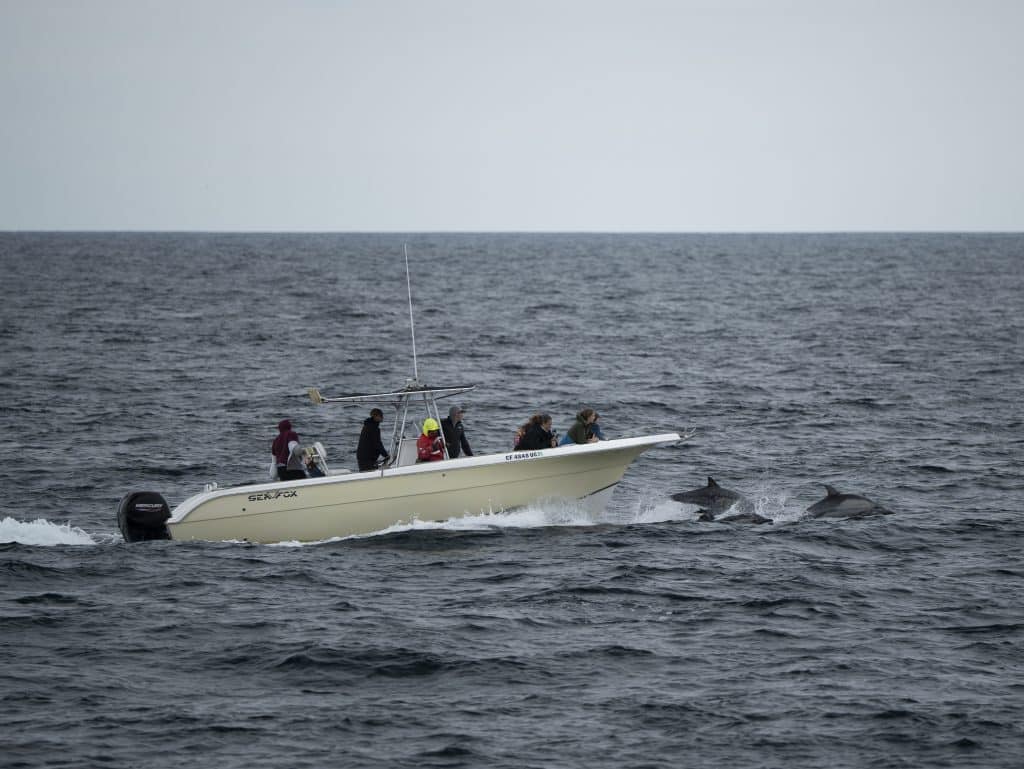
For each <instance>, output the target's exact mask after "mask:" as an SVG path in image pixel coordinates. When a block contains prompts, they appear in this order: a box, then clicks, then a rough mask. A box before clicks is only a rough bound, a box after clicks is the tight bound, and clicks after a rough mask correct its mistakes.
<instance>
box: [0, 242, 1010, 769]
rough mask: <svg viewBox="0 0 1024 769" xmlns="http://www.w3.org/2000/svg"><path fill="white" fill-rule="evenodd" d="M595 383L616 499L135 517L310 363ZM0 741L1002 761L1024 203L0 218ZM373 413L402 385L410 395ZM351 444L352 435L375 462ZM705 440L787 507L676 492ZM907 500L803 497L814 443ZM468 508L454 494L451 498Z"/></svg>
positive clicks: (706, 458) (325, 379) (377, 372)
mask: <svg viewBox="0 0 1024 769" xmlns="http://www.w3.org/2000/svg"><path fill="white" fill-rule="evenodd" d="M403 243H408V244H409V248H410V257H411V262H412V269H413V278H414V287H413V293H414V301H415V303H416V333H417V345H418V349H419V352H420V359H419V366H420V375H421V378H422V379H424V380H426V381H429V382H432V383H451V382H457V383H461V382H464V381H467V380H468V381H471V382H475V383H476V384H478V385H479V389H478V390H477V391H476V392H474V393H472V394H471V396H469V397H467V398H466V400H465V405H466V406H467V430H468V435H469V438H470V440H471V442H472V443H473V445H474V448H475V449H476V450H477V451H478V452H480V451H498V450H504V449H505V448H506V447H507V445H508V442H509V439H510V435H511V431H512V429H513V428H514V427H515V425H516V424H517V423H518V422H519V421H521V420H522V419H523V418H525V416H527V415H529V413H531V412H533V411H536V410H538V409H544V410H548V411H550V412H552V413H553V414H554V415H555V417H556V426H559V427H560V428H561V429H563V430H564V428H565V427H567V426H568V425H569V423H570V420H571V416H572V414H573V413H574V412H575V411H576V410H577V409H578V408H579V406H580V405H583V404H588V405H593V406H595V407H596V408H597V409H598V410H599V411H600V412H601V413H602V424H603V425H604V428H605V431H606V432H607V433H610V434H611V435H613V436H622V435H632V434H642V433H652V432H664V431H668V430H678V429H681V428H684V427H686V426H689V425H693V426H696V427H697V428H698V429H699V433H698V435H697V437H696V438H695V439H694V440H693V441H691V442H690V443H688V444H683V445H680V446H675V447H665V448H660V449H656V450H653V451H650V452H648V453H647V454H645V455H643V456H642V457H641V458H640V459H639V460H638V461H637V462H636V464H634V466H633V467H632V468H631V470H630V471H629V473H628V474H627V476H626V479H625V481H624V483H623V484H621V485H620V487H619V489H618V490H617V491H616V495H615V497H614V498H613V501H612V504H611V506H610V507H609V509H608V511H607V512H606V514H605V515H604V516H603V517H601V518H600V519H599V520H593V519H590V518H587V517H586V516H585V515H583V514H581V513H580V512H579V511H577V510H574V509H572V508H571V507H568V506H567V507H563V508H558V509H555V508H550V509H533V510H526V511H520V512H517V513H511V514H507V515H493V516H479V517H474V518H469V519H466V520H459V521H452V522H449V523H446V524H440V525H419V526H415V527H405V528H396V529H394V530H389V531H388V532H383V533H380V534H378V535H374V536H369V537H364V538H359V539H349V540H342V541H334V542H327V543H320V544H314V545H304V546H295V545H278V546H252V545H242V544H232V543H173V542H155V543H143V544H135V545H126V544H124V543H123V542H122V541H121V537H120V535H119V534H118V532H117V530H116V523H115V520H114V518H115V516H114V513H115V510H116V505H117V502H118V500H119V499H120V497H121V496H122V495H123V494H124V493H125V492H126V491H129V490H137V489H141V488H154V489H156V490H159V491H161V492H162V493H163V494H164V495H165V496H166V497H167V498H168V499H169V500H170V501H171V503H172V504H175V503H177V502H179V501H181V500H182V499H183V498H184V497H185V496H187V495H189V494H191V493H193V492H194V491H196V490H198V489H199V488H201V486H202V485H203V484H204V483H206V482H208V481H210V480H214V479H216V480H218V481H219V482H220V483H221V484H222V485H223V484H229V483H239V482H243V481H247V480H252V479H255V478H259V477H261V475H262V473H263V463H264V457H265V455H266V454H267V450H266V449H267V446H268V445H269V441H270V440H271V438H272V437H273V435H274V427H273V425H274V424H275V423H276V422H277V420H278V419H280V418H282V417H284V416H288V417H291V418H292V419H293V420H294V421H295V422H296V424H297V428H298V430H299V432H300V434H301V435H302V436H303V438H307V439H319V440H321V441H323V442H324V443H325V444H326V445H327V447H328V450H329V452H331V453H332V454H333V455H334V456H335V457H336V458H338V459H343V458H345V457H352V452H353V451H354V448H355V440H356V437H357V435H358V429H359V424H360V422H361V419H362V418H363V416H364V415H363V414H362V413H361V412H358V411H343V412H337V411H330V410H326V409H316V408H314V407H313V406H312V405H311V404H309V401H308V400H307V399H306V398H305V395H304V392H305V388H306V387H308V386H312V385H316V386H320V387H321V388H323V389H324V391H325V392H336V391H343V390H344V391H359V390H364V389H371V388H377V387H380V386H394V385H401V384H402V383H403V382H404V380H405V378H406V377H408V376H410V375H411V373H412V371H411V369H412V363H411V360H410V354H409V341H408V326H407V306H406V300H405V276H404V268H403V263H402V259H401V251H402V245H403ZM0 269H2V274H3V276H4V278H3V285H4V289H5V290H4V302H3V305H2V310H0V313H2V319H3V323H2V328H0V372H2V373H0V411H2V413H3V417H4V425H5V432H6V436H7V440H6V441H5V442H4V444H3V448H2V449H0V474H2V486H0V488H2V489H3V494H2V498H0V543H5V544H0V651H2V655H3V660H4V664H3V665H2V666H0V726H2V729H0V743H2V744H0V756H2V758H0V764H2V765H3V766H5V767H8V766H9V767H37V766H49V767H64V766H66V767H81V766H109V767H138V766H152V767H178V766H182V767H184V766H189V767H192V766H195V765H197V764H199V765H204V766H213V765H217V766H222V767H263V766H267V767H280V766H288V767H320V766H329V765H333V766H345V767H363V766H365V767H377V766H388V767H431V766H436V767H476V766H494V767H666V768H667V767H680V766H694V767H698V766H730V767H794V766H800V767H819V766H831V767H868V766H870V767H903V766H915V767H917V766H949V767H964V766H970V767H1016V766H1019V765H1020V761H1021V755H1022V749H1024V727H1022V723H1024V670H1022V660H1024V649H1022V642H1021V638H1022V630H1024V606H1022V600H1021V595H1022V588H1024V557H1022V555H1021V543H1022V534H1024V524H1022V522H1021V521H1022V514H1024V479H1022V474H1021V456H1022V448H1024V430H1022V419H1021V406H1020V404H1021V403H1022V400H1024V398H1022V396H1024V392H1022V389H1024V385H1022V381H1024V347H1022V335H1021V331H1022V325H1024V320H1022V318H1024V236H1020V235H998V236H996V235H991V236H990V235H791V236H786V235H776V236H756V235H742V236H741V235H736V236H722V235H707V236H695V235H684V236H671V235H650V236H607V235H602V236H598V235H561V236H550V235H458V236H453V235H408V236H399V235H387V236H385V235H379V236H378V235H319V236H309V235H237V236H230V235H199V234H194V235H172V234H151V235H147V234H114V235H111V234H91V235H74V234H67V235H55V234H31V235H28V234H26V235H21V234H0ZM386 424H387V423H386ZM350 464H351V462H350ZM708 475H713V476H715V478H716V479H717V480H718V481H719V482H720V483H722V484H723V485H725V486H728V487H729V488H734V489H738V490H741V491H743V492H745V493H746V494H747V495H748V496H750V497H752V498H754V499H755V500H756V502H757V509H758V511H759V512H761V513H762V514H764V515H766V516H768V517H771V518H773V519H774V521H775V524H774V525H772V526H757V527H755V526H741V525H728V524H720V523H714V524H702V523H697V522H695V521H694V520H693V517H694V514H693V513H694V511H693V508H689V507H684V506H682V505H679V504H677V503H675V502H672V501H671V500H670V499H669V495H670V494H671V493H673V492H675V491H681V490H684V489H688V488H693V487H696V486H699V485H702V484H703V482H704V480H705V478H706V477H707V476H708ZM823 483H830V484H832V485H834V486H837V487H838V488H840V490H842V491H850V492H858V493H862V494H866V495H867V496H869V497H871V498H872V499H875V500H876V501H878V502H879V503H881V504H884V505H885V506H886V507H888V508H890V509H892V510H893V511H895V512H894V514H893V515H892V516H888V517H883V518H875V519H866V520H854V521H808V520H802V519H801V514H802V511H803V510H804V509H805V508H806V507H807V506H808V505H810V504H811V503H813V502H815V501H817V500H818V499H820V498H821V497H822V496H823V488H822V486H821V484H823ZM453 512H455V511H453Z"/></svg>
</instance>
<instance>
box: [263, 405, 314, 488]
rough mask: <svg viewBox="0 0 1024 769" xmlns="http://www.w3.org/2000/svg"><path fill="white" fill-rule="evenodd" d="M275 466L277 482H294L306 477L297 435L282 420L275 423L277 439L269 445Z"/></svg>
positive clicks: (290, 426)
mask: <svg viewBox="0 0 1024 769" xmlns="http://www.w3.org/2000/svg"><path fill="white" fill-rule="evenodd" d="M270 450H271V451H272V452H273V454H274V463H275V464H276V465H277V479H278V480H279V481H294V480H298V479H299V478H305V477H306V471H305V470H304V469H302V447H301V446H300V445H299V434H298V433H297V432H295V431H294V430H293V429H292V423H291V422H289V421H288V420H287V419H282V420H281V421H280V422H278V423H277V437H276V438H274V442H273V443H272V444H270Z"/></svg>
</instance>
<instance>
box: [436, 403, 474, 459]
mask: <svg viewBox="0 0 1024 769" xmlns="http://www.w3.org/2000/svg"><path fill="white" fill-rule="evenodd" d="M463 413H464V412H463V410H462V406H452V407H451V408H450V409H448V416H446V417H445V418H444V419H442V420H441V431H442V432H443V433H444V442H445V444H446V445H447V446H448V457H449V458H450V459H455V458H456V457H457V456H459V453H460V451H461V453H463V454H465V455H466V456H467V457H471V456H473V449H471V448H470V447H469V441H467V440H466V430H465V428H464V427H463V425H462V415H463Z"/></svg>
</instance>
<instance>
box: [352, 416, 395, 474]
mask: <svg viewBox="0 0 1024 769" xmlns="http://www.w3.org/2000/svg"><path fill="white" fill-rule="evenodd" d="M383 421H384V412H383V411H381V410H380V409H371V410H370V418H369V419H367V420H366V421H365V422H363V430H362V432H360V433H359V446H358V447H357V448H356V461H357V462H358V463H359V472H361V473H365V472H367V471H369V470H376V469H377V459H378V458H379V457H384V461H385V462H386V461H387V460H388V459H390V455H389V454H388V452H387V449H385V448H384V442H383V441H381V438H380V423H381V422H383Z"/></svg>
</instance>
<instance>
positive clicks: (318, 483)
mask: <svg viewBox="0 0 1024 769" xmlns="http://www.w3.org/2000/svg"><path fill="white" fill-rule="evenodd" d="M471 389H473V388H472V387H467V386H457V387H428V386H425V385H421V384H420V383H419V382H418V381H410V382H409V383H407V384H406V386H405V387H404V388H402V389H401V390H397V391H394V392H385V393H376V394H372V393H371V394H355V395H345V396H339V397H334V398H330V397H324V396H323V395H321V393H320V391H319V390H318V389H312V390H310V393H309V394H310V398H311V399H312V400H313V402H314V403H317V404H321V405H326V404H349V405H352V404H368V403H374V404H378V405H389V406H391V407H393V408H394V410H395V413H396V415H397V418H396V421H395V429H394V433H393V435H392V440H391V449H392V450H391V452H390V456H391V458H392V461H390V462H387V463H384V464H382V465H381V466H380V467H379V468H377V469H375V470H372V471H367V472H350V471H348V470H345V469H341V470H338V469H333V468H332V467H331V465H330V462H329V459H328V456H327V452H326V451H325V450H324V448H323V446H322V444H319V443H316V444H314V445H313V446H311V447H308V448H307V452H308V454H309V456H310V459H311V460H312V461H313V462H314V463H315V464H316V465H317V467H318V468H319V470H320V471H321V472H323V473H324V475H323V476H321V477H316V478H304V479H300V480H294V481H274V482H268V483H258V484H247V485H243V486H234V487H228V488H219V487H217V486H216V485H215V484H211V485H209V486H208V487H207V488H206V489H204V490H203V491H201V492H200V493H198V494H195V495H193V496H191V497H189V498H188V499H186V500H184V501H183V502H181V504H179V505H178V506H177V507H176V508H174V510H173V511H171V510H170V508H169V506H168V505H167V502H166V501H165V500H164V499H163V497H162V496H161V495H160V494H158V493H157V492H152V491H142V492H135V493H130V494H127V495H125V497H124V498H123V499H122V500H121V504H120V506H119V509H118V523H119V525H120V528H121V532H122V534H123V535H124V538H125V540H126V541H129V542H132V541H138V540H150V539H173V540H213V541H225V540H227V541H245V542H255V543H274V542H290V541H298V542H317V541H322V540H328V539H333V538H337V537H350V536H354V535H361V534H370V533H373V532H378V531H383V530H385V529H388V528H390V527H393V526H396V525H403V524H413V523H415V522H417V521H422V522H428V521H445V520H449V519H451V518H456V517H461V516H466V515H479V514H481V513H505V512H509V511H512V510H516V509H521V508H524V507H529V506H540V505H544V504H548V503H551V502H555V501H559V500H569V501H572V502H573V503H575V504H577V505H578V506H579V507H580V508H582V509H583V510H585V511H587V512H588V513H591V514H595V515H597V514H600V513H601V512H602V511H603V510H604V509H605V506H606V505H607V503H608V501H609V499H610V498H611V495H612V492H613V491H614V489H615V487H616V486H617V485H618V484H619V482H620V481H621V480H622V478H623V476H624V475H625V473H626V470H627V469H628V468H629V466H630V465H631V464H632V463H633V460H635V459H636V458H637V457H638V456H640V454H642V453H643V452H644V451H646V450H648V449H650V448H653V447H655V446H662V445H666V444H673V443H676V442H678V441H681V440H684V439H685V438H684V437H683V436H680V435H679V434H678V433H663V434H659V435H643V436H638V437H633V438H618V439H612V440H605V441H599V442H597V443H587V444H582V445H575V444H573V445H566V446H559V447H557V448H551V449H541V450H536V451H507V452H501V453H497V454H484V455H474V456H470V457H457V458H455V459H451V458H448V455H447V447H445V458H444V459H442V460H440V461H436V462H417V457H416V439H417V437H418V435H419V433H420V430H421V429H422V427H421V425H422V422H421V421H420V420H418V419H416V418H415V417H414V415H413V413H411V412H413V409H414V408H416V407H422V409H423V412H422V413H423V414H424V417H423V418H424V419H425V418H427V417H432V418H434V419H438V421H440V420H439V412H438V407H437V401H438V400H440V399H442V398H445V397H451V396H453V395H458V394H461V393H465V392H467V391H469V390H471ZM686 437H688V436H686Z"/></svg>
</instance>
